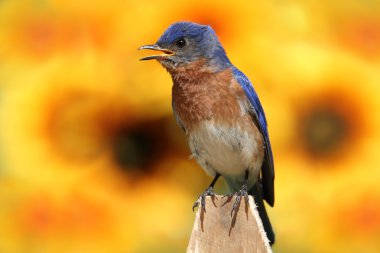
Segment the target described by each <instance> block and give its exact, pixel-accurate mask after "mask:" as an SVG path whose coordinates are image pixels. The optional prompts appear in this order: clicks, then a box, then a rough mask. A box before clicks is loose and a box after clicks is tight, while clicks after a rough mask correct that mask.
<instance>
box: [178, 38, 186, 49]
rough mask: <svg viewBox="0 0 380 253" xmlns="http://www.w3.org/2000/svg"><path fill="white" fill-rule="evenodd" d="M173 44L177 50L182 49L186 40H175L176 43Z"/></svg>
mask: <svg viewBox="0 0 380 253" xmlns="http://www.w3.org/2000/svg"><path fill="white" fill-rule="evenodd" d="M175 44H176V46H177V47H178V48H183V47H184V46H186V40H185V39H183V38H181V39H179V40H177V41H176V42H175Z"/></svg>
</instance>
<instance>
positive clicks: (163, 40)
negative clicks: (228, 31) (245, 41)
mask: <svg viewBox="0 0 380 253" xmlns="http://www.w3.org/2000/svg"><path fill="white" fill-rule="evenodd" d="M140 49H150V50H156V51H161V52H162V53H163V54H159V55H152V56H148V57H145V58H142V59H141V60H152V59H156V60H157V61H159V62H160V63H161V64H162V65H163V66H164V67H165V68H167V69H168V70H169V71H175V70H176V69H178V68H179V67H186V66H187V65H189V64H191V63H195V62H199V61H200V60H202V62H203V64H206V67H208V69H211V70H214V71H220V70H223V69H226V68H228V67H230V66H231V62H230V61H229V59H228V57H227V55H226V52H225V51H224V49H223V47H222V45H221V44H220V42H219V40H218V37H217V36H216V34H215V32H214V30H213V29H212V28H211V27H210V26H207V25H200V24H196V23H192V22H177V23H174V24H172V25H171V26H170V27H169V28H168V29H167V30H166V31H165V32H164V33H163V34H162V35H161V37H160V39H159V40H158V41H157V42H156V44H153V45H146V46H142V47H140Z"/></svg>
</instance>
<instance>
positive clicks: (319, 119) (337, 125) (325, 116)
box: [301, 108, 350, 156]
mask: <svg viewBox="0 0 380 253" xmlns="http://www.w3.org/2000/svg"><path fill="white" fill-rule="evenodd" d="M349 129H350V125H349V122H348V121H347V120H346V119H345V118H344V115H341V114H339V113H338V112H334V111H332V110H329V109H328V108H319V109H315V110H313V111H311V112H310V113H309V114H308V115H307V116H306V117H305V118H304V119H303V120H302V124H301V135H302V140H303V143H304V145H305V147H306V149H307V150H308V152H310V153H311V154H312V155H314V156H325V155H332V154H334V153H336V152H337V151H339V149H340V148H341V147H342V146H343V145H344V142H345V140H346V139H347V138H348V137H349Z"/></svg>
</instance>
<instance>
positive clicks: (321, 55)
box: [0, 0, 380, 253]
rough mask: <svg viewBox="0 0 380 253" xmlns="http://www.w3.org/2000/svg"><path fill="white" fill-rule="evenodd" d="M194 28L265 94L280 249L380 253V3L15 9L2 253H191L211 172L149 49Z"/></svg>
mask: <svg viewBox="0 0 380 253" xmlns="http://www.w3.org/2000/svg"><path fill="white" fill-rule="evenodd" d="M180 20H190V21H194V22H199V23H203V24H209V25H211V26H212V27H213V28H214V29H215V30H216V32H217V34H218V35H219V37H220V40H221V41H222V43H223V45H224V47H225V48H226V51H227V52H228V55H229V57H230V59H231V60H232V62H233V63H234V64H235V65H236V66H238V67H239V68H240V69H241V70H242V71H244V72H245V73H246V74H247V75H248V76H249V77H250V78H251V80H252V81H253V83H254V85H255V88H256V89H257V91H258V93H259V95H260V98H261V101H262V103H263V105H264V108H265V110H266V114H267V118H268V122H269V131H270V134H271V140H272V144H273V149H274V157H275V166H276V204H275V208H273V209H269V210H268V211H269V212H270V216H271V219H272V222H273V225H274V227H275V230H276V234H277V242H276V244H275V246H274V251H275V252H284V253H285V252H292V253H297V252H303V253H304V252H310V253H312V252H316V253H317V252H318V253H321V252H322V253H330V252H331V253H332V252H334V253H337V252H338V253H339V252H345V253H347V252H362V253H372V252H380V240H379V238H380V186H379V183H380V170H379V167H380V155H379V150H380V132H379V131H378V129H379V128H380V110H379V109H380V71H379V70H380V2H379V1H377V0H366V1H354V0H349V1H343V0H333V1H317V0H310V1H285V0H284V1H279V0H271V1H245V0H244V1H239V2H233V3H232V2H230V1H221V0H219V1H213V0H212V1H200V0H199V1H198V0H196V1H191V2H190V1H188V2H186V1H166V2H163V1H144V0H142V1H128V0H107V1H104V0H91V1H74V0H65V1H63V0H22V1H21V0H20V1H12V0H1V1H0V122H1V123H0V202H1V204H0V227H1V229H0V252H1V253H19V252H20V253H21V252H28V253H29V252H49V253H50V252H55V253H59V252H92V253H96V252H111V253H118V252H120V253H121V252H184V251H185V249H186V246H187V243H188V239H189V235H190V232H191V228H192V223H193V219H194V214H193V213H192V212H191V206H192V204H193V202H194V200H195V199H196V198H197V196H198V194H199V193H201V192H202V191H203V190H204V188H205V186H206V185H207V184H208V183H209V182H210V178H208V177H207V176H206V175H205V173H204V172H203V171H202V170H201V169H200V168H199V166H198V165H197V164H196V163H195V162H194V161H192V160H188V159H187V155H188V154H189V151H188V149H187V145H186V141H185V137H184V135H183V134H182V132H181V130H180V129H179V127H177V126H176V124H175V122H174V120H173V116H172V112H171V79H170V77H169V75H168V74H167V73H166V72H165V71H164V70H163V69H162V68H161V67H160V66H159V65H158V64H157V63H155V62H139V61H138V59H139V58H140V57H142V56H143V55H142V54H143V53H142V52H137V50H136V49H137V48H138V47H139V46H141V45H144V44H148V43H153V42H155V41H156V40H157V38H158V37H159V35H160V34H161V33H162V32H163V31H164V30H165V29H166V27H167V26H168V25H169V24H171V23H172V22H175V21H180ZM225 190H226V189H225V186H224V184H223V183H222V182H220V183H219V184H218V192H220V193H223V192H224V191H225Z"/></svg>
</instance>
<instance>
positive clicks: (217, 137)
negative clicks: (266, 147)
mask: <svg viewBox="0 0 380 253" xmlns="http://www.w3.org/2000/svg"><path fill="white" fill-rule="evenodd" d="M236 125H238V124H236ZM188 137H189V139H188V140H189V146H190V149H191V152H192V155H193V157H194V158H195V159H196V160H197V161H198V163H199V164H200V165H201V166H202V167H203V168H204V169H205V171H206V172H207V173H208V174H210V175H212V176H213V175H215V174H216V173H219V174H221V175H222V176H223V177H225V178H226V179H228V178H236V179H237V180H239V181H241V182H243V179H244V174H245V171H246V170H248V171H249V184H250V185H252V184H254V183H255V182H256V180H257V178H258V175H259V172H260V169H261V165H262V162H263V156H264V152H263V145H262V141H261V135H259V134H258V133H256V134H253V133H252V131H244V130H242V128H240V127H231V126H223V125H216V124H213V123H212V121H204V122H202V123H201V124H200V125H199V126H197V128H196V129H195V130H193V131H191V132H189V135H188ZM259 143H260V145H259Z"/></svg>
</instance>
